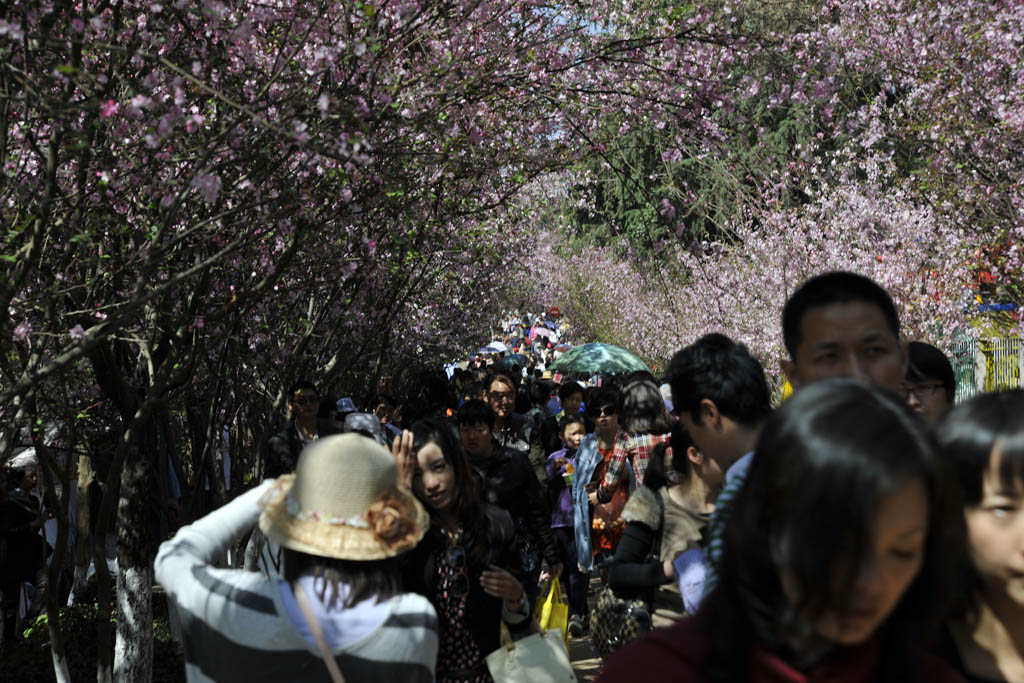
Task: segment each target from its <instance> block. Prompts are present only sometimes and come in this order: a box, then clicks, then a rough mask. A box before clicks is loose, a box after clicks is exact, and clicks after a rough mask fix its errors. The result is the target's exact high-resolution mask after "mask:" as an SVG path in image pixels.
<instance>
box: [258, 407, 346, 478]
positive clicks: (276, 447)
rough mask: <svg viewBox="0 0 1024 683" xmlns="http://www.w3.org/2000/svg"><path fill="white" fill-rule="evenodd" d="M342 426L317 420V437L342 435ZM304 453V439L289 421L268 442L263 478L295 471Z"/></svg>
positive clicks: (323, 419) (328, 421) (328, 420)
mask: <svg viewBox="0 0 1024 683" xmlns="http://www.w3.org/2000/svg"><path fill="white" fill-rule="evenodd" d="M341 431H342V430H341V425H339V424H338V423H337V422H335V421H334V420H330V419H327V418H322V417H320V418H317V421H316V433H317V437H318V438H319V437H321V436H330V435H331V434H340V433H341ZM301 452H302V439H300V438H299V432H298V430H297V429H296V428H295V420H289V421H288V424H287V425H285V428H284V429H282V430H281V431H279V432H278V433H277V434H274V435H273V436H272V437H270V440H269V441H267V459H266V461H265V462H264V464H263V478H264V479H273V478H276V477H280V476H281V475H282V474H289V473H291V472H294V471H295V463H296V462H297V461H298V459H299V453H301Z"/></svg>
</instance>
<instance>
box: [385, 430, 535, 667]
mask: <svg viewBox="0 0 1024 683" xmlns="http://www.w3.org/2000/svg"><path fill="white" fill-rule="evenodd" d="M395 442H396V443H395V444H394V445H393V452H394V454H395V457H396V459H397V460H398V462H399V471H400V472H402V476H403V478H404V479H405V480H406V481H408V482H410V483H411V485H412V489H413V491H415V493H416V495H417V497H419V498H420V500H422V501H423V503H424V504H425V505H426V506H427V508H428V509H429V510H430V520H431V525H430V530H429V531H428V532H427V535H426V536H425V537H424V539H423V542H422V543H420V545H419V546H418V547H417V548H416V550H414V551H413V553H412V554H411V556H410V561H409V563H408V566H407V569H406V577H407V585H408V586H409V587H410V588H411V589H413V590H417V591H420V592H422V593H423V594H424V595H426V596H428V597H429V598H430V600H431V602H432V603H433V604H434V606H435V607H436V608H437V613H438V618H439V621H440V623H441V626H440V648H439V654H438V661H437V680H438V682H439V683H490V682H491V680H492V679H491V675H490V673H489V672H488V669H487V664H486V662H485V661H484V658H485V657H486V656H487V655H488V654H489V653H490V652H491V651H492V650H495V649H497V648H498V645H499V642H500V633H501V622H502V621H504V622H505V623H506V624H510V625H516V624H522V623H523V622H525V621H526V619H527V618H528V617H529V613H530V612H529V604H528V601H527V600H526V592H525V591H524V590H523V584H522V581H524V580H525V577H524V576H522V575H519V576H514V575H513V574H512V573H510V572H509V571H508V569H512V568H515V569H516V571H518V570H519V568H520V567H521V562H520V557H519V547H518V544H517V543H516V541H515V528H514V527H513V525H512V518H511V517H509V515H508V513H507V512H505V511H504V510H502V509H500V508H497V507H495V506H492V505H488V504H486V503H485V502H484V500H483V498H481V497H480V494H479V489H478V486H477V482H476V479H475V477H474V475H473V470H472V468H471V467H470V465H469V460H468V459H467V458H466V456H465V454H464V453H463V452H462V448H461V447H460V446H459V441H458V439H457V438H456V437H455V434H454V432H453V431H452V429H451V427H449V426H448V425H447V424H446V423H444V422H443V421H441V420H436V419H427V420H421V421H420V422H417V423H416V424H415V425H413V431H412V433H411V434H410V433H409V432H404V433H403V435H402V439H401V440H399V439H396V440H395ZM506 568H507V569H506Z"/></svg>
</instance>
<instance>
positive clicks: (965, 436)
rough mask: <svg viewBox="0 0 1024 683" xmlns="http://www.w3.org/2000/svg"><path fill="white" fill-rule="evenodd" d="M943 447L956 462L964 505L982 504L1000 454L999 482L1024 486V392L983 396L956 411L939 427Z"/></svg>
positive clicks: (1008, 486)
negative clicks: (995, 455) (987, 478)
mask: <svg viewBox="0 0 1024 683" xmlns="http://www.w3.org/2000/svg"><path fill="white" fill-rule="evenodd" d="M939 445H940V446H941V448H942V453H943V455H944V457H945V458H947V459H948V460H949V462H950V463H952V465H953V468H954V470H955V472H956V479H957V481H958V482H959V484H960V492H961V494H962V495H963V502H964V505H965V506H967V507H971V506H974V505H977V504H978V503H980V502H981V496H982V493H983V491H982V488H983V487H982V481H983V479H984V478H985V472H986V471H988V468H989V464H990V463H991V461H992V454H993V453H995V452H996V450H997V449H998V451H999V481H1000V483H1001V484H1002V485H1003V486H1004V487H1005V488H1006V489H1007V490H1008V491H1016V490H1018V489H1020V488H1022V485H1024V391H1022V390H1020V389H1013V390H1012V391H1004V392H999V393H994V394H982V395H981V396H976V397H974V398H972V399H971V400H969V401H967V402H965V403H962V404H960V405H959V406H957V407H956V408H954V409H953V410H952V411H951V412H950V413H949V415H947V416H946V419H945V421H944V422H943V423H942V426H941V427H940V428H939Z"/></svg>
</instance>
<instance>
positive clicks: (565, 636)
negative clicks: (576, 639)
mask: <svg viewBox="0 0 1024 683" xmlns="http://www.w3.org/2000/svg"><path fill="white" fill-rule="evenodd" d="M533 613H534V614H535V615H536V616H537V623H538V624H540V627H541V630H542V631H547V630H548V629H553V628H557V629H560V630H561V631H562V640H564V641H565V643H566V645H567V646H568V644H569V602H568V600H566V599H565V598H563V597H562V587H561V585H559V583H558V579H551V580H549V581H548V586H547V591H546V592H545V593H542V594H541V595H540V597H538V598H537V604H536V605H535V606H534V611H533Z"/></svg>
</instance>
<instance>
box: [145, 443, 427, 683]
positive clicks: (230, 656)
mask: <svg viewBox="0 0 1024 683" xmlns="http://www.w3.org/2000/svg"><path fill="white" fill-rule="evenodd" d="M261 509H262V513H261ZM257 519H258V520H259V525H260V529H262V531H263V533H265V534H266V535H267V537H269V538H270V539H271V540H273V541H275V542H276V543H278V544H279V545H280V546H281V548H282V549H283V554H284V579H283V580H277V579H269V578H267V577H266V576H264V575H263V574H259V573H256V572H247V571H243V570H237V569H217V568H214V567H213V566H212V565H211V561H212V560H213V558H214V557H216V556H217V555H218V554H219V553H220V552H222V551H223V550H224V549H226V548H228V547H230V546H231V545H232V543H234V542H235V541H236V540H237V539H238V538H239V537H240V536H241V535H242V534H243V533H245V531H247V530H248V529H249V528H251V527H252V526H253V524H255V523H256V521H257ZM427 524H428V518H427V515H426V512H425V511H424V509H423V507H422V506H421V505H420V504H419V502H418V501H417V500H416V499H415V498H414V497H413V495H412V494H411V493H410V492H409V491H408V490H406V489H404V488H402V487H400V486H398V485H397V476H396V468H395V461H394V458H393V457H392V456H391V454H390V453H388V452H387V450H385V449H384V447H382V446H380V445H379V444H377V443H376V442H375V441H373V440H371V439H368V438H366V437H364V436H360V435H356V434H344V435H335V436H329V437H325V438H322V439H317V440H316V441H315V442H314V443H312V444H311V445H309V446H308V447H307V448H306V449H305V450H304V451H303V452H302V454H301V455H300V456H299V460H298V463H297V465H296V469H295V473H294V474H286V475H284V476H281V477H279V478H278V479H277V480H274V481H267V482H264V483H263V484H262V485H261V486H259V487H258V488H256V489H254V490H252V491H249V492H248V493H245V494H243V495H241V496H239V497H238V498H236V499H235V500H233V501H232V502H230V503H228V504H227V505H225V506H224V507H222V508H220V509H218V510H215V511H214V512H212V513H210V514H209V515H207V516H206V517H204V518H202V519H200V520H199V521H197V522H195V523H193V524H190V525H188V526H186V527H183V528H182V529H180V530H179V531H178V533H177V534H176V535H175V537H174V538H173V539H171V540H170V541H167V542H165V543H164V544H163V545H161V546H160V552H159V554H158V555H157V558H156V578H157V580H158V581H159V582H160V583H161V584H163V586H164V588H165V589H166V590H167V593H168V595H169V596H170V598H171V602H172V604H174V605H175V607H176V613H177V616H178V620H179V623H180V631H181V634H180V635H181V641H182V645H183V646H184V650H185V670H186V674H187V677H188V680H189V681H246V682H247V683H252V682H253V681H284V680H288V681H331V680H334V681H341V680H344V678H348V680H350V681H364V680H380V681H424V682H426V681H432V680H433V678H434V667H435V661H436V658H437V642H438V641H437V616H436V613H435V612H434V608H433V607H431V605H430V603H429V602H428V601H427V600H426V599H425V598H423V597H422V596H419V595H414V594H411V593H404V592H402V590H401V580H400V566H399V562H400V558H399V557H398V556H399V555H400V554H402V553H404V552H405V551H407V550H409V549H411V548H413V547H414V546H415V545H416V544H417V543H418V542H419V540H420V539H421V538H422V537H423V534H424V532H425V531H426V528H427ZM325 655H326V656H325Z"/></svg>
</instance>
